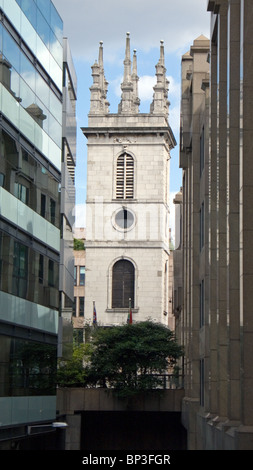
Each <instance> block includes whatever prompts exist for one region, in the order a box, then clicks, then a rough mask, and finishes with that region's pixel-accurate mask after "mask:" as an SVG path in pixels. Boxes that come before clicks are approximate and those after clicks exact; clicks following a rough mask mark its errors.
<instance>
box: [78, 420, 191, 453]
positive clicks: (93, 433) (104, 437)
mask: <svg viewBox="0 0 253 470" xmlns="http://www.w3.org/2000/svg"><path fill="white" fill-rule="evenodd" d="M90 449H92V450H147V451H148V450H185V449H186V431H185V429H184V427H183V426H182V424H181V413H179V412H161V411H159V412H156V411H84V412H82V421H81V450H83V451H86V450H90Z"/></svg>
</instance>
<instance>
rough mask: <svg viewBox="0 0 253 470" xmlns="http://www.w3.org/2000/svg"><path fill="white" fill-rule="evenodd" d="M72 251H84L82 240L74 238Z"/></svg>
mask: <svg viewBox="0 0 253 470" xmlns="http://www.w3.org/2000/svg"><path fill="white" fill-rule="evenodd" d="M74 250H75V251H81V250H85V245H84V242H83V240H79V239H78V238H74Z"/></svg>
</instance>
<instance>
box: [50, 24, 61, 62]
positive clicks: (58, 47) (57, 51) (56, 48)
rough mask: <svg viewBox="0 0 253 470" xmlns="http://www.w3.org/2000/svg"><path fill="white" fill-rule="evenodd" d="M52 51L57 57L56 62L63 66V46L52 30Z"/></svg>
mask: <svg viewBox="0 0 253 470" xmlns="http://www.w3.org/2000/svg"><path fill="white" fill-rule="evenodd" d="M50 52H51V54H52V56H53V57H54V58H55V60H56V62H57V63H58V64H59V65H60V67H61V66H62V60H63V55H62V46H61V44H60V43H59V41H58V39H57V38H56V36H55V35H54V33H53V32H52V31H51V34H50Z"/></svg>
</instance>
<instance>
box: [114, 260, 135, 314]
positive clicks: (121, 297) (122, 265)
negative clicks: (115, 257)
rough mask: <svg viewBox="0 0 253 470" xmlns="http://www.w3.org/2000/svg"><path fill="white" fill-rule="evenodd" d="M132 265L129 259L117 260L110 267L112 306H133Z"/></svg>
mask: <svg viewBox="0 0 253 470" xmlns="http://www.w3.org/2000/svg"><path fill="white" fill-rule="evenodd" d="M134 271H135V270H134V266H133V264H132V263H131V262H130V261H127V260H124V259H123V260H120V261H117V262H116V263H115V264H114V266H113V269H112V308H128V306H129V299H131V305H132V307H134V274H135V273H134Z"/></svg>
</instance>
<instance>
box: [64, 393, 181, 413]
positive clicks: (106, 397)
mask: <svg viewBox="0 0 253 470" xmlns="http://www.w3.org/2000/svg"><path fill="white" fill-rule="evenodd" d="M183 397H184V389H172V390H163V391H160V390H159V391H154V392H152V393H151V394H147V393H146V394H145V393H144V394H143V395H141V396H138V397H135V398H133V399H131V400H122V399H119V398H117V397H116V396H115V395H114V393H113V391H112V390H108V389H104V388H95V389H93V388H59V389H58V391H57V410H58V411H59V414H60V415H65V414H73V413H74V412H77V411H124V410H136V411H177V412H181V409H182V399H183Z"/></svg>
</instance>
